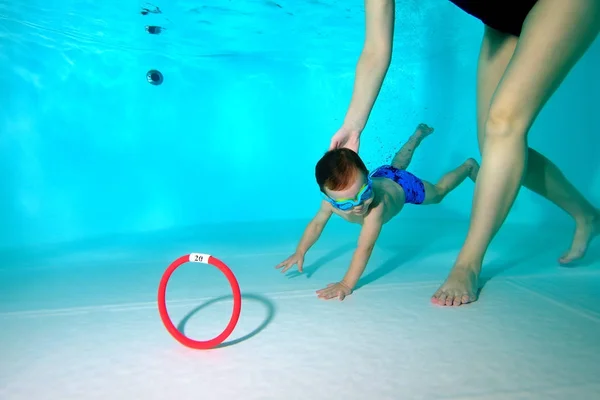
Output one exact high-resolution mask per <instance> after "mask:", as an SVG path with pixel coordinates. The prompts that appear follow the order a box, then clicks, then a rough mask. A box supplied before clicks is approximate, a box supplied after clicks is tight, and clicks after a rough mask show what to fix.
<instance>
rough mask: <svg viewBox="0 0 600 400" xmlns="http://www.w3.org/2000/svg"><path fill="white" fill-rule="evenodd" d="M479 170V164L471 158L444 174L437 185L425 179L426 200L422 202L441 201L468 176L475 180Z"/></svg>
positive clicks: (434, 202) (426, 203) (425, 203)
mask: <svg viewBox="0 0 600 400" xmlns="http://www.w3.org/2000/svg"><path fill="white" fill-rule="evenodd" d="M478 172H479V164H478V163H477V161H475V160H474V159H472V158H469V159H468V160H466V161H465V162H464V163H462V164H461V165H460V166H458V167H457V168H455V169H453V170H452V171H450V172H448V173H447V174H445V175H444V176H442V177H441V178H440V180H439V181H438V182H437V183H436V184H435V185H432V184H431V183H429V182H427V181H423V184H424V185H425V200H423V203H421V204H423V205H428V204H438V203H440V202H441V201H442V200H444V197H446V196H447V195H448V193H450V192H451V191H453V190H454V189H456V188H457V187H458V185H460V184H461V183H462V182H463V181H464V180H465V179H466V178H467V177H469V178H471V180H472V181H473V182H475V181H476V179H477V173H478Z"/></svg>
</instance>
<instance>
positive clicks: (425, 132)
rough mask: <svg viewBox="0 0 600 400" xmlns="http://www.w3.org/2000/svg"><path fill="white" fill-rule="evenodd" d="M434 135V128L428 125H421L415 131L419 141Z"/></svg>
mask: <svg viewBox="0 0 600 400" xmlns="http://www.w3.org/2000/svg"><path fill="white" fill-rule="evenodd" d="M432 133H433V128H431V127H429V126H427V124H419V125H418V126H417V129H416V130H415V135H417V136H418V137H419V140H423V139H425V138H426V137H427V136H429V135H431V134H432Z"/></svg>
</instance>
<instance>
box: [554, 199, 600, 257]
mask: <svg viewBox="0 0 600 400" xmlns="http://www.w3.org/2000/svg"><path fill="white" fill-rule="evenodd" d="M575 223H576V226H575V235H574V236H573V242H572V243H571V248H570V249H569V250H568V251H567V252H566V253H565V254H563V255H562V257H560V258H559V259H558V262H559V263H560V264H562V265H567V264H570V263H572V262H573V261H577V260H580V259H581V258H583V257H584V256H585V253H586V251H587V249H588V246H589V245H590V242H591V241H592V239H593V238H595V237H596V236H597V235H598V234H599V233H600V210H596V213H595V214H594V215H593V216H590V217H588V218H583V219H581V220H579V221H576V222H575Z"/></svg>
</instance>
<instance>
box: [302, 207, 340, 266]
mask: <svg viewBox="0 0 600 400" xmlns="http://www.w3.org/2000/svg"><path fill="white" fill-rule="evenodd" d="M332 214H333V212H332V211H331V206H330V205H329V204H328V203H327V202H326V201H325V200H322V201H321V207H320V208H319V211H318V212H317V214H316V215H315V216H314V217H313V219H312V220H311V221H310V222H309V223H308V225H307V226H306V229H304V234H303V235H302V238H301V239H300V243H298V247H297V248H296V254H302V255H304V254H306V252H307V251H308V249H310V248H311V247H312V245H314V244H315V243H316V242H317V240H318V239H319V237H320V236H321V233H322V232H323V229H324V228H325V225H327V222H329V219H330V218H331V215H332Z"/></svg>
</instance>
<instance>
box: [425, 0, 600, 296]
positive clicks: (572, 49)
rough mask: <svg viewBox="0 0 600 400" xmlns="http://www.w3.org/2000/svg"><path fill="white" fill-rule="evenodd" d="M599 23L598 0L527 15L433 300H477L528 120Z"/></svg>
mask: <svg viewBox="0 0 600 400" xmlns="http://www.w3.org/2000/svg"><path fill="white" fill-rule="evenodd" d="M599 30H600V2H598V1H596V0H572V1H568V2H565V1H561V0H539V2H538V3H537V4H536V6H535V7H534V8H533V9H532V11H531V12H530V14H529V16H528V17H527V19H526V21H525V24H524V25H523V32H522V34H521V37H520V38H519V40H518V43H517V46H516V48H515V51H514V54H513V56H512V58H511V60H510V62H509V64H508V66H507V68H506V71H505V73H504V74H503V75H502V78H501V80H500V82H499V85H498V87H497V89H496V90H495V92H494V94H493V96H492V99H491V101H490V103H489V111H488V115H487V118H486V122H485V129H484V132H485V140H484V142H483V145H482V150H483V151H482V153H483V158H482V164H481V168H480V171H479V177H478V179H477V182H476V185H475V194H474V204H473V210H472V214H471V223H470V228H469V233H468V234H467V238H466V240H465V243H464V245H463V248H462V249H461V252H460V254H459V256H458V259H457V260H456V263H455V265H454V267H453V269H452V271H451V272H450V275H449V276H448V279H447V280H446V282H445V283H444V284H443V285H442V286H441V287H440V289H439V290H438V291H437V292H436V293H435V294H434V296H433V299H432V300H433V301H435V302H436V303H438V304H443V305H455V306H456V305H460V304H465V303H468V302H471V301H474V300H476V297H475V296H476V291H477V280H478V277H479V273H480V271H481V264H482V261H483V257H484V255H485V252H486V250H487V247H488V246H489V243H490V242H491V240H492V238H493V237H494V235H495V234H496V232H497V231H498V229H499V228H500V226H501V225H502V223H503V222H504V220H505V218H506V216H507V214H508V212H509V210H510V208H511V207H512V204H513V202H514V200H515V198H516V195H517V192H518V190H519V187H520V184H521V183H522V180H523V177H524V172H525V166H526V163H527V161H528V160H527V158H528V157H527V156H528V147H527V133H528V131H529V128H530V127H531V125H532V124H533V121H534V120H535V118H536V117H537V115H538V114H539V112H540V110H541V109H542V107H543V106H544V105H545V103H546V102H547V100H548V99H549V98H550V96H551V95H552V94H553V93H554V91H555V90H556V89H557V88H558V86H559V85H560V83H561V82H562V81H563V79H564V78H565V77H566V75H567V74H568V72H569V71H570V70H571V68H572V67H573V66H574V65H575V63H576V62H577V61H578V60H579V58H580V57H581V56H582V55H583V54H584V53H585V51H586V50H587V49H588V48H589V46H590V45H591V43H592V42H593V41H594V40H595V38H596V37H597V35H598V31H599Z"/></svg>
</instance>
